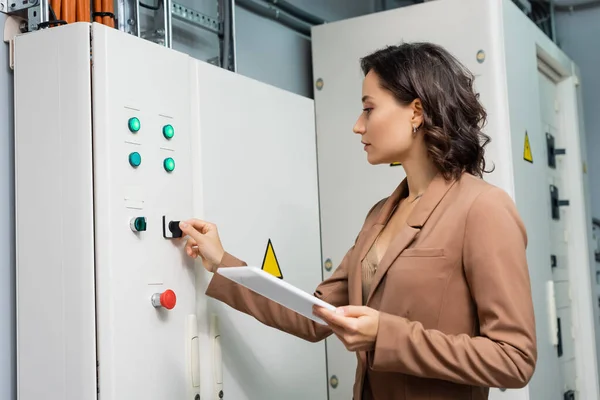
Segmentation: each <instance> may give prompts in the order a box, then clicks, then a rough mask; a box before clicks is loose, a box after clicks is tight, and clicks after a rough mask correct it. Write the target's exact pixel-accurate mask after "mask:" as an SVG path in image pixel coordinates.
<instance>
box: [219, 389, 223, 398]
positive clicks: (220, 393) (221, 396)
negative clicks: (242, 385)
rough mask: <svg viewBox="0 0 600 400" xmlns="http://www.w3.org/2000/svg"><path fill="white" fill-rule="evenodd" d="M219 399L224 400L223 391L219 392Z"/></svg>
mask: <svg viewBox="0 0 600 400" xmlns="http://www.w3.org/2000/svg"><path fill="white" fill-rule="evenodd" d="M219 398H220V399H222V398H223V391H222V390H221V391H220V392H219Z"/></svg>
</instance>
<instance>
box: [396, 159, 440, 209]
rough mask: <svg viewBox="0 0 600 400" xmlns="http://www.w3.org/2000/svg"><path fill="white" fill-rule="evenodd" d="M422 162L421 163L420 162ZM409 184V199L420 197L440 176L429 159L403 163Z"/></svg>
mask: <svg viewBox="0 0 600 400" xmlns="http://www.w3.org/2000/svg"><path fill="white" fill-rule="evenodd" d="M419 161H420V162H419ZM402 166H403V167H404V172H406V180H407V183H408V197H409V199H410V200H414V199H416V198H417V197H420V196H421V195H422V194H423V193H424V192H425V190H426V189H427V187H428V186H429V184H430V183H431V181H432V180H433V179H434V178H435V176H436V175H437V174H438V171H437V168H436V167H435V165H433V163H432V162H431V161H430V160H429V159H425V160H418V161H412V162H411V161H408V162H405V163H402Z"/></svg>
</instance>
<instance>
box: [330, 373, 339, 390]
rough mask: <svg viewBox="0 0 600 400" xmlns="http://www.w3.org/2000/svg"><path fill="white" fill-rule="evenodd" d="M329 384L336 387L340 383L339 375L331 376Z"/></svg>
mask: <svg viewBox="0 0 600 400" xmlns="http://www.w3.org/2000/svg"><path fill="white" fill-rule="evenodd" d="M329 384H330V385H331V387H332V388H334V389H335V388H336V387H337V386H338V384H339V381H338V378H337V376H335V375H332V376H331V378H330V379H329Z"/></svg>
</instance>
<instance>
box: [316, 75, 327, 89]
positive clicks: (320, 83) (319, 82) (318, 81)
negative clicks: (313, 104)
mask: <svg viewBox="0 0 600 400" xmlns="http://www.w3.org/2000/svg"><path fill="white" fill-rule="evenodd" d="M324 84H325V83H324V82H323V79H322V78H319V79H317V82H316V84H315V86H316V87H317V90H321V89H323V85H324Z"/></svg>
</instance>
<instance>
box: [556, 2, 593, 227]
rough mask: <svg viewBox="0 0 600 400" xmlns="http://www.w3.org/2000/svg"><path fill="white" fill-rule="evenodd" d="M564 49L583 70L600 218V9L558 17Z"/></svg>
mask: <svg viewBox="0 0 600 400" xmlns="http://www.w3.org/2000/svg"><path fill="white" fill-rule="evenodd" d="M556 31H557V37H558V43H559V45H560V47H561V48H562V49H563V50H564V51H565V53H567V54H568V55H569V56H570V57H571V59H572V60H573V61H574V62H575V63H576V64H577V65H578V66H579V69H580V70H581V80H582V95H583V101H584V109H583V112H584V114H585V128H586V141H587V151H588V154H587V157H588V163H589V166H588V173H589V182H590V192H591V208H592V215H593V216H594V217H596V218H600V158H598V155H599V154H600V112H598V105H599V104H600V73H599V72H600V48H599V47H598V41H599V40H600V7H596V8H591V9H588V10H585V11H577V12H573V13H562V12H561V13H558V14H557V19H556Z"/></svg>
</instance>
